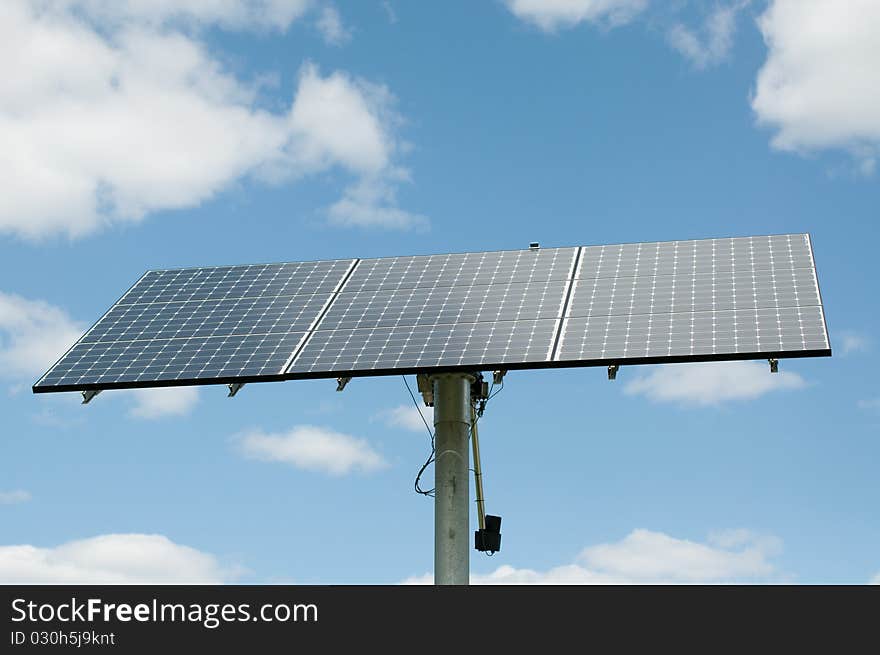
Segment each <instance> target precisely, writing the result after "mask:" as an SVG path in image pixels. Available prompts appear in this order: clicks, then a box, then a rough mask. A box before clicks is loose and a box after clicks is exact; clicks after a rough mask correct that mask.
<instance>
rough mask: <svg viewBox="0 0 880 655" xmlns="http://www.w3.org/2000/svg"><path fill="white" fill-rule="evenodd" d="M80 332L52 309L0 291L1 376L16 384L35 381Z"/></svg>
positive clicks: (63, 315) (65, 314)
mask: <svg viewBox="0 0 880 655" xmlns="http://www.w3.org/2000/svg"><path fill="white" fill-rule="evenodd" d="M83 331H84V327H83V326H82V325H81V324H80V323H78V322H77V321H74V320H73V319H72V318H70V316H69V315H68V314H67V313H66V312H65V311H63V310H62V309H59V308H58V307H55V306H54V305H50V304H49V303H47V302H43V301H42V300H29V299H27V298H22V297H21V296H17V295H14V294H8V293H3V292H2V291H0V375H2V376H3V377H6V378H9V379H12V380H16V381H20V380H21V379H22V378H25V379H28V378H35V377H37V376H38V375H40V374H42V373H43V372H45V370H46V369H48V368H49V367H50V366H51V365H52V364H53V363H54V362H55V361H56V360H57V359H58V358H59V357H61V355H62V354H64V352H65V351H66V350H67V349H68V348H70V346H72V345H73V343H74V342H75V341H76V340H77V339H78V338H79V337H80V335H81V334H82V333H83Z"/></svg>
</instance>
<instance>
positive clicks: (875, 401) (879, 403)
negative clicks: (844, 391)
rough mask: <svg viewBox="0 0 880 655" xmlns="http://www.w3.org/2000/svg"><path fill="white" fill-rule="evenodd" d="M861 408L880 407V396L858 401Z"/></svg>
mask: <svg viewBox="0 0 880 655" xmlns="http://www.w3.org/2000/svg"><path fill="white" fill-rule="evenodd" d="M858 406H859V409H880V398H869V399H867V400H860V401H859V402H858Z"/></svg>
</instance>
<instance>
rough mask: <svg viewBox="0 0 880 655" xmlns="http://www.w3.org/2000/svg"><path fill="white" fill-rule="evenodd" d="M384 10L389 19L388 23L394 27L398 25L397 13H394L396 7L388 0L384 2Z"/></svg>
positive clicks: (383, 0)
mask: <svg viewBox="0 0 880 655" xmlns="http://www.w3.org/2000/svg"><path fill="white" fill-rule="evenodd" d="M382 9H384V10H385V15H386V16H387V17H388V22H389V23H391V24H392V25H394V24H395V23H397V20H398V18H397V12H396V11H394V7H393V6H392V5H391V3H390V2H389V1H388V0H382Z"/></svg>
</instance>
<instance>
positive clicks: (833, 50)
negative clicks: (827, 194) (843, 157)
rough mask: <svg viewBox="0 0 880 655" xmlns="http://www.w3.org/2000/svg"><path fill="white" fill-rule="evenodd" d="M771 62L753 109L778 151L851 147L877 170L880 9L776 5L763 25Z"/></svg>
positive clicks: (785, 0)
mask: <svg viewBox="0 0 880 655" xmlns="http://www.w3.org/2000/svg"><path fill="white" fill-rule="evenodd" d="M758 25H759V27H760V29H761V32H762V33H763V35H764V41H765V42H766V44H767V49H768V53H767V60H766V61H765V62H764V65H763V66H762V68H761V70H760V71H759V72H758V78H757V83H756V88H755V92H754V96H753V98H752V108H753V110H754V111H755V114H756V116H757V119H758V122H759V123H760V124H762V125H766V126H768V127H771V128H773V129H774V130H775V134H774V136H773V140H772V143H773V146H774V147H776V148H778V149H780V150H789V151H796V152H809V151H815V150H820V149H826V148H843V149H846V150H848V151H849V152H851V153H852V154H853V155H854V156H855V157H856V158H857V159H859V160H860V161H861V164H860V168H861V169H862V170H863V172H867V173H870V172H871V171H873V169H874V166H875V164H874V160H875V158H876V154H877V151H878V147H880V75H878V71H880V67H878V61H880V3H878V2H876V0H850V1H849V2H840V1H839V0H773V1H771V2H770V4H769V6H768V8H767V10H766V11H765V12H764V13H763V14H762V15H761V17H760V18H759V20H758Z"/></svg>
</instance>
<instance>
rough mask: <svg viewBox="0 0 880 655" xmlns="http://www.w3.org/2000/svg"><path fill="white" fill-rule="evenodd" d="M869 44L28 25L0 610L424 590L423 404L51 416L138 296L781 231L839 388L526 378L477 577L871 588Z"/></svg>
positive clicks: (549, 26) (757, 23) (647, 27)
mask: <svg viewBox="0 0 880 655" xmlns="http://www.w3.org/2000/svg"><path fill="white" fill-rule="evenodd" d="M844 4H846V5H847V6H846V7H844V6H843V5H844ZM850 5H857V7H856V8H852V7H851V6H850ZM172 7H173V8H172ZM878 43H880V11H878V8H877V5H876V3H874V2H871V1H870V0H853V2H851V3H838V2H834V1H833V0H809V1H795V0H771V1H769V2H765V1H762V0H754V1H753V2H748V1H742V0H741V1H739V2H732V1H730V2H725V1H721V0H719V2H696V1H692V2H687V1H685V0H681V1H680V2H675V3H660V2H657V1H656V0H654V1H651V0H602V1H600V0H555V1H554V2H538V1H537V0H509V1H506V2H505V1H502V0H497V1H495V0H486V1H482V2H450V3H443V6H442V7H441V6H439V5H437V6H428V4H427V3H415V2H404V1H402V0H390V1H388V2H378V1H377V2H357V3H355V2H348V3H344V2H339V1H337V2H336V3H335V4H333V3H330V2H323V1H321V0H314V1H311V2H310V1H308V0H273V1H271V2H270V1H267V0H232V1H230V2H227V3H225V4H218V3H210V2H203V1H199V0H187V1H186V2H177V3H173V4H170V3H169V4H165V3H144V2H138V1H136V0H127V1H126V2H115V3H114V2H109V0H107V1H105V0H52V1H50V2H36V1H33V2H31V1H28V0H9V1H7V2H4V3H3V7H2V8H0V55H2V56H0V61H2V62H5V63H3V64H0V66H2V67H3V68H4V69H7V70H3V71H0V72H2V74H0V79H2V81H0V140H2V142H3V143H4V144H5V147H4V149H3V152H2V154H0V172H2V175H0V197H2V198H3V199H4V201H3V202H2V203H0V275H2V277H0V279H2V282H0V385H2V392H0V412H2V418H3V421H2V425H3V427H2V429H0V433H2V438H0V581H5V582H24V581H96V582H102V581H145V582H158V581H205V582H215V581H228V582H255V583H263V582H293V583H320V584H324V583H395V582H400V581H404V580H408V581H423V580H426V579H429V577H430V576H429V574H430V571H431V565H432V545H433V535H432V529H433V515H432V509H433V508H432V504H431V502H430V501H429V500H426V499H425V498H423V497H421V496H417V495H416V494H414V493H413V492H412V480H413V477H414V475H415V473H416V471H417V470H418V468H419V466H420V465H421V463H422V461H424V458H425V456H426V455H427V451H428V448H429V444H428V437H427V434H426V433H425V431H424V427H423V426H420V423H419V421H418V417H417V416H416V415H415V414H414V413H413V409H412V403H411V401H410V398H409V395H408V394H407V391H406V388H405V387H404V384H403V382H402V380H401V379H400V378H399V377H397V378H394V377H392V378H377V379H358V380H355V381H354V382H352V383H351V384H350V385H349V387H348V388H347V389H346V390H345V392H344V393H341V394H339V393H336V392H335V390H334V389H335V385H334V383H331V382H330V381H323V382H322V381H314V382H289V383H275V384H262V385H256V384H255V385H250V386H248V387H246V388H245V389H244V390H243V391H242V392H241V393H239V394H238V396H237V397H236V398H234V399H231V400H230V399H228V398H226V397H225V388H223V387H203V388H200V389H198V390H195V389H176V390H171V391H168V390H162V391H159V392H155V391H152V392H149V391H148V392H139V393H133V392H114V393H111V392H107V393H104V394H102V395H101V396H100V397H98V398H97V399H96V400H95V401H93V402H92V403H91V404H90V405H88V406H87V407H82V406H80V405H79V404H78V396H77V395H76V394H69V395H59V396H46V395H40V396H33V395H32V394H31V393H30V389H29V387H30V384H32V383H33V381H34V380H35V379H36V378H37V377H39V375H40V374H41V373H42V372H43V371H44V370H45V368H46V367H47V366H48V365H50V364H51V363H52V362H53V361H54V360H55V359H56V358H57V357H58V356H59V355H60V354H61V353H62V352H63V351H64V350H65V349H66V347H68V346H69V345H70V344H71V343H72V342H73V340H75V339H76V338H77V337H78V336H79V334H81V332H82V331H83V330H84V329H85V328H86V327H87V326H88V325H89V324H90V323H91V322H93V321H94V320H96V319H97V318H98V317H99V316H100V315H101V314H102V313H103V312H104V311H105V310H106V309H107V307H108V306H109V305H110V304H111V303H112V302H113V300H114V299H115V298H117V297H118V296H119V295H120V294H121V293H122V292H123V291H124V290H125V289H126V288H127V287H128V286H129V285H130V284H131V283H133V282H134V281H135V280H136V279H137V278H138V277H139V276H140V274H141V273H143V271H145V270H147V269H150V268H166V267H176V266H193V265H213V264H234V263H251V262H263V261H295V260H303V259H322V258H345V257H371V256H387V255H399V254H423V253H436V252H454V251H464V250H483V249H485V250H490V249H491V250H496V249H505V248H522V247H525V246H527V245H528V243H529V242H530V241H540V242H541V244H542V245H546V246H564V245H577V244H602V243H620V242H628V241H651V240H669V239H689V238H702V237H716V236H737V235H749V234H771V233H783V232H810V233H811V234H812V238H813V244H814V249H815V256H816V261H817V265H818V269H819V278H820V283H821V285H822V292H823V297H824V302H825V309H826V315H827V320H828V325H829V330H830V334H831V341H832V345H833V347H834V353H835V354H834V357H832V358H831V359H827V358H823V359H817V360H800V361H798V360H790V361H783V362H782V363H781V368H782V373H781V374H780V375H778V376H773V377H772V378H771V377H770V376H769V373H768V371H767V368H766V363H764V364H761V363H737V364H718V365H702V366H689V365H676V366H670V367H645V368H638V369H637V368H629V369H628V368H624V369H623V370H621V372H620V374H619V376H618V379H617V380H616V381H615V382H613V383H612V382H609V381H607V380H606V379H605V376H604V372H603V371H602V370H600V369H579V370H578V369H573V370H560V371H540V372H538V371H536V372H518V373H512V374H510V375H509V376H508V378H507V384H506V387H505V389H504V391H503V392H502V393H501V394H500V395H499V396H498V397H497V398H496V399H494V400H493V401H492V403H491V404H490V407H489V409H488V410H487V414H486V416H485V418H484V420H483V423H481V445H482V448H483V462H484V466H485V484H486V491H487V496H488V508H489V511H490V512H492V513H498V514H501V515H502V516H503V517H504V525H503V527H504V530H503V533H504V550H503V551H502V552H501V553H499V554H497V555H496V556H495V557H494V558H491V559H488V558H486V557H484V556H480V555H478V554H477V553H474V554H473V555H472V560H471V570H472V574H473V577H474V580H475V581H491V582H510V581H513V582H542V581H543V582H608V581H610V582H629V581H636V582H645V581H647V582H656V581H671V582H681V581H683V582H692V581H697V582H702V581H706V582H716V581H722V582H724V581H760V582H780V581H785V582H799V583H866V582H869V581H871V580H872V579H877V576H880V555H878V553H880V524H878V522H877V518H876V507H877V506H878V503H880V491H878V487H877V485H876V477H877V476H876V473H877V464H876V463H877V461H878V460H880V439H878V437H880V433H878V426H880V385H878V384H877V382H876V370H875V367H876V364H877V359H876V358H877V352H878V347H880V344H878V336H880V335H878V332H877V328H876V324H877V319H878V312H877V302H876V296H877V289H878V274H877V271H876V267H875V266H874V263H873V262H874V260H875V258H876V254H875V244H876V242H877V240H878V237H880V228H878V222H877V207H878V200H880V188H878V177H877V175H878V173H877V172H875V167H876V165H875V159H876V156H877V152H878V147H880V93H878V91H877V89H880V78H878V72H877V71H880V47H878V45H877V44H878ZM318 446H321V447H325V448H324V450H322V449H321V447H318ZM327 450H329V451H330V452H332V453H333V457H332V459H329V460H328V459H327V458H326V457H324V458H322V457H321V456H320V455H316V454H315V453H316V452H318V451H321V452H324V451H327ZM426 576H427V577H426Z"/></svg>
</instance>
